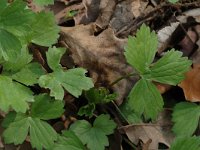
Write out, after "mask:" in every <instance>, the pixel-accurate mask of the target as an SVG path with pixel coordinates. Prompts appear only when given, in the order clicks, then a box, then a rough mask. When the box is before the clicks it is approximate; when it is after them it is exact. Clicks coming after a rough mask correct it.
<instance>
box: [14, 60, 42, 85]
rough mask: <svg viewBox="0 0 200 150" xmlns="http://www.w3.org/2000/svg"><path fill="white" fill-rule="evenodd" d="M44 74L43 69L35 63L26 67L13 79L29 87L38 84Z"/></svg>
mask: <svg viewBox="0 0 200 150" xmlns="http://www.w3.org/2000/svg"><path fill="white" fill-rule="evenodd" d="M44 74H45V72H44V70H43V69H42V67H41V65H40V64H38V63H36V62H34V63H30V64H28V65H26V66H25V67H24V68H22V69H21V70H20V71H19V72H17V73H15V74H14V75H12V78H13V79H14V80H16V81H18V82H20V83H23V84H25V85H27V86H29V85H34V84H36V83H38V79H39V77H40V76H41V75H44Z"/></svg>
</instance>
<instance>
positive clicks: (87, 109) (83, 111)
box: [78, 103, 96, 118]
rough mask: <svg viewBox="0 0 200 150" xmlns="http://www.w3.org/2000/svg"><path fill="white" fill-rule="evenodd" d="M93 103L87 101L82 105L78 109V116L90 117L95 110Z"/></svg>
mask: <svg viewBox="0 0 200 150" xmlns="http://www.w3.org/2000/svg"><path fill="white" fill-rule="evenodd" d="M95 108H96V106H95V104H94V103H89V104H87V105H85V106H82V107H81V108H80V109H79V111H78V115H80V116H83V115H85V116H88V117H89V118H91V117H92V116H93V113H94V111H95Z"/></svg>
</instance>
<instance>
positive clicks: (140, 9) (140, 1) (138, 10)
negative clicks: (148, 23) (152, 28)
mask: <svg viewBox="0 0 200 150" xmlns="http://www.w3.org/2000/svg"><path fill="white" fill-rule="evenodd" d="M148 3H149V2H148V1H147V0H134V1H133V2H132V3H131V7H132V8H131V10H132V13H133V14H134V17H135V18H137V17H139V16H140V15H141V14H144V11H145V8H146V7H147V5H148Z"/></svg>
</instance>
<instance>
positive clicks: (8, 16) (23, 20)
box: [0, 0, 33, 28]
mask: <svg viewBox="0 0 200 150" xmlns="http://www.w3.org/2000/svg"><path fill="white" fill-rule="evenodd" d="M1 1H2V0H1ZM3 8H4V9H3V10H1V11H0V27H3V28H8V27H10V26H15V27H16V26H22V25H24V24H27V23H28V22H29V21H30V20H31V19H32V14H33V13H32V12H31V11H30V10H29V9H26V3H25V2H24V1H22V0H15V1H14V2H12V3H11V4H9V5H7V7H5V4H4V6H3Z"/></svg>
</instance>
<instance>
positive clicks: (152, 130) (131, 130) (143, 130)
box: [121, 109, 174, 150]
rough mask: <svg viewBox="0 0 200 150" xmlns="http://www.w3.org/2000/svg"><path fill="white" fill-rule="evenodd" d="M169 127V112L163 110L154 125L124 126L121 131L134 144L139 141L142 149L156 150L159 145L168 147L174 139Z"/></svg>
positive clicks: (170, 123) (170, 125) (170, 124)
mask: <svg viewBox="0 0 200 150" xmlns="http://www.w3.org/2000/svg"><path fill="white" fill-rule="evenodd" d="M171 127H172V122H171V111H170V110H168V109H164V111H162V112H161V113H160V114H159V116H158V119H157V121H156V122H155V123H154V124H137V125H134V124H133V125H128V126H124V127H122V128H121V129H122V130H123V131H124V132H125V133H126V135H127V136H128V138H129V140H130V141H131V142H133V143H134V144H136V145H137V144H138V143H139V141H140V140H141V141H142V142H143V143H144V145H143V146H144V147H148V148H149V150H157V149H158V145H159V143H162V144H165V145H166V146H168V147H170V144H171V142H172V141H173V139H174V135H173V133H172V132H171ZM150 141H151V142H150ZM144 147H143V148H144Z"/></svg>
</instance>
